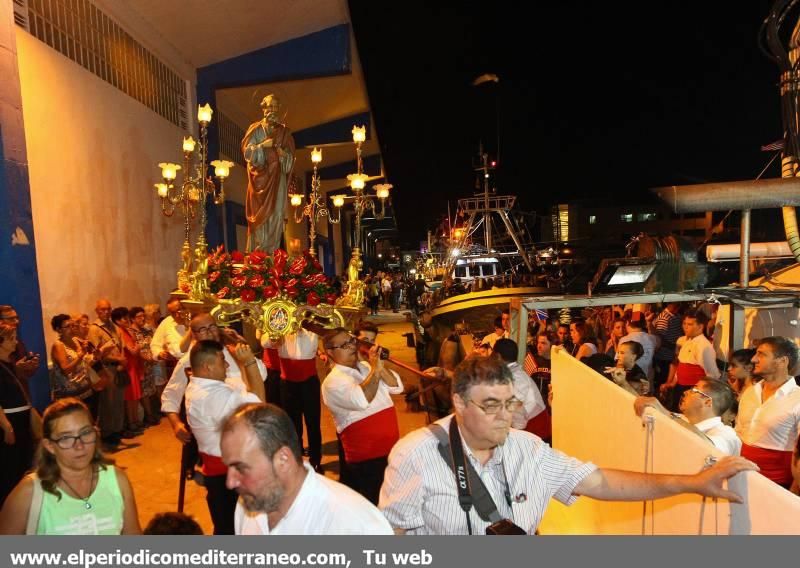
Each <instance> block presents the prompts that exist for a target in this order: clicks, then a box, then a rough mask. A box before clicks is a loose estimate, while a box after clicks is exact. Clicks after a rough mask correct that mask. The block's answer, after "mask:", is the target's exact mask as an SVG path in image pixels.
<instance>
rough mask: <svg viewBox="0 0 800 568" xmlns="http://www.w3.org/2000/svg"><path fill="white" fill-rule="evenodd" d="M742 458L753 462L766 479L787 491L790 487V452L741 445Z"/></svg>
mask: <svg viewBox="0 0 800 568" xmlns="http://www.w3.org/2000/svg"><path fill="white" fill-rule="evenodd" d="M742 457H743V458H747V459H749V460H750V461H751V462H755V464H756V465H757V466H758V467H759V469H760V470H761V471H760V473H761V475H763V476H764V477H766V478H767V479H771V480H772V481H774V482H775V483H777V484H778V485H782V486H783V487H785V488H787V489H788V488H789V487H790V486H791V485H792V452H787V451H784V450H768V449H766V448H759V447H756V446H748V445H747V444H742Z"/></svg>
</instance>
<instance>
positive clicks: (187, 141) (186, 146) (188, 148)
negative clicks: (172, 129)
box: [183, 136, 197, 154]
mask: <svg viewBox="0 0 800 568" xmlns="http://www.w3.org/2000/svg"><path fill="white" fill-rule="evenodd" d="M195 144H197V142H196V141H195V139H194V138H192V137H191V136H189V138H184V139H183V151H184V152H186V153H187V154H189V153H192V152H194V146H195Z"/></svg>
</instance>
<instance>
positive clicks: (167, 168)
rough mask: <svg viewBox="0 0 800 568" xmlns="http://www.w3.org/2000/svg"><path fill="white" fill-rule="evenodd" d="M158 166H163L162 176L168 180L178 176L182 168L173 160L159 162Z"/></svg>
mask: <svg viewBox="0 0 800 568" xmlns="http://www.w3.org/2000/svg"><path fill="white" fill-rule="evenodd" d="M158 167H159V168H161V177H163V178H164V179H165V180H168V181H172V180H174V179H175V178H176V177H178V170H180V169H181V167H180V166H179V165H178V164H173V163H171V162H161V163H160V164H158Z"/></svg>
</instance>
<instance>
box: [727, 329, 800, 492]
mask: <svg viewBox="0 0 800 568" xmlns="http://www.w3.org/2000/svg"><path fill="white" fill-rule="evenodd" d="M797 360H798V353H797V346H796V345H795V344H794V342H793V341H792V340H791V339H788V338H786V337H767V338H764V339H762V340H761V342H760V343H759V344H758V347H756V354H755V355H754V356H753V364H754V366H753V376H754V377H755V378H756V379H762V380H761V381H759V382H758V383H756V384H754V385H753V386H751V387H750V388H748V389H746V390H745V391H744V393H743V394H742V396H741V398H740V399H739V413H738V415H737V417H736V432H737V433H738V434H739V437H740V438H741V439H742V442H743V445H742V455H743V456H744V457H746V458H748V459H750V460H752V461H754V462H755V463H757V464H758V467H759V468H761V473H762V474H763V475H765V476H766V477H768V478H769V479H771V480H772V481H774V482H775V483H777V484H779V485H782V486H783V487H786V488H787V489H788V488H789V487H790V486H791V484H792V449H793V448H794V446H795V443H796V441H797V437H798V432H800V387H798V386H797V383H796V382H795V380H794V377H793V376H792V375H791V374H790V372H792V371H793V370H794V369H795V367H796V366H797Z"/></svg>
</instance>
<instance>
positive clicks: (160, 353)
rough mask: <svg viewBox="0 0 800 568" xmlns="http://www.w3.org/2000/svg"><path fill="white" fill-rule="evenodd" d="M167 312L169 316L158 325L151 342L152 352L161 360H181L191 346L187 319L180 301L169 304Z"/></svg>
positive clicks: (171, 301)
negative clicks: (189, 345)
mask: <svg viewBox="0 0 800 568" xmlns="http://www.w3.org/2000/svg"><path fill="white" fill-rule="evenodd" d="M167 311H169V315H168V316H167V317H165V318H164V319H163V320H162V321H161V323H160V324H158V327H157V328H156V330H155V332H154V333H153V338H152V339H151V340H150V352H151V353H152V354H153V356H154V357H157V358H158V359H161V360H169V359H170V358H174V359H180V358H181V357H182V356H183V354H184V353H185V352H186V351H187V349H185V347H188V344H189V338H188V335H189V330H188V329H187V327H186V324H187V317H186V314H185V312H184V311H183V309H182V308H181V301H180V300H176V299H172V300H170V301H169V302H167Z"/></svg>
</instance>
